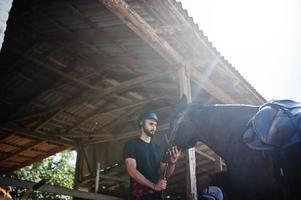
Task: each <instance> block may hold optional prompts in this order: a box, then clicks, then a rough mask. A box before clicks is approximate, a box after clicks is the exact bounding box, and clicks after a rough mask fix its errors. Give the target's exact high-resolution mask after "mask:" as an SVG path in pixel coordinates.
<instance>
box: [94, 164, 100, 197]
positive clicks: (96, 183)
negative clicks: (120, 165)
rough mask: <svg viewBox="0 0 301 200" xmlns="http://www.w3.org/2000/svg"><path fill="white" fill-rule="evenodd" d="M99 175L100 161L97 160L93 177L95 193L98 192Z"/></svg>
mask: <svg viewBox="0 0 301 200" xmlns="http://www.w3.org/2000/svg"><path fill="white" fill-rule="evenodd" d="M99 175H100V163H99V162H97V169H96V178H95V193H98V189H99Z"/></svg>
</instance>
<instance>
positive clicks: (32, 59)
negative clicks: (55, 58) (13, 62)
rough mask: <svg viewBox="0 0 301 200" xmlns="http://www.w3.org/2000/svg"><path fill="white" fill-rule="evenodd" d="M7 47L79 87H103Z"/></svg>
mask: <svg viewBox="0 0 301 200" xmlns="http://www.w3.org/2000/svg"><path fill="white" fill-rule="evenodd" d="M9 49H11V50H12V51H13V52H14V53H16V54H17V55H19V56H21V57H22V58H24V59H26V60H28V61H30V62H32V63H34V64H36V65H38V66H40V67H43V68H45V69H47V70H49V71H51V72H53V73H55V74H57V75H59V76H61V77H63V78H66V79H67V80H69V81H72V82H73V83H75V84H77V85H79V86H81V87H84V88H86V89H89V90H92V91H94V92H100V93H103V88H98V87H95V86H93V85H90V84H88V83H86V82H84V81H82V80H80V79H78V78H75V77H73V76H71V75H69V74H66V73H64V72H62V71H60V70H58V69H56V67H54V66H52V65H48V64H46V63H44V62H43V61H41V60H39V59H37V58H34V57H32V56H30V55H28V54H26V53H23V52H21V51H19V50H16V49H14V48H12V47H10V48H9ZM56 65H57V64H56Z"/></svg>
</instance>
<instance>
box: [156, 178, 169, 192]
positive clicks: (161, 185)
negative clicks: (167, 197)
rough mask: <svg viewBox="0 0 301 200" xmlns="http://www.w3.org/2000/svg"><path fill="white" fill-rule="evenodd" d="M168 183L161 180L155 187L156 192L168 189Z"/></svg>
mask: <svg viewBox="0 0 301 200" xmlns="http://www.w3.org/2000/svg"><path fill="white" fill-rule="evenodd" d="M166 185H167V181H166V180H163V179H159V180H158V182H157V184H155V185H154V188H153V189H154V190H155V191H157V192H160V191H162V190H165V189H166Z"/></svg>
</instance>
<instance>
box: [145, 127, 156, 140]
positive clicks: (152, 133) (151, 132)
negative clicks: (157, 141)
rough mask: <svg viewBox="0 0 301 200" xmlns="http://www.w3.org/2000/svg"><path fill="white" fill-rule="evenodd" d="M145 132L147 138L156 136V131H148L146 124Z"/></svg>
mask: <svg viewBox="0 0 301 200" xmlns="http://www.w3.org/2000/svg"><path fill="white" fill-rule="evenodd" d="M143 131H144V133H146V135H147V136H149V137H151V138H152V137H154V135H155V133H156V131H150V130H148V129H147V128H146V127H145V124H143Z"/></svg>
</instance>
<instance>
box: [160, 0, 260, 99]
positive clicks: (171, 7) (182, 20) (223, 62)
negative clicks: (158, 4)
mask: <svg viewBox="0 0 301 200" xmlns="http://www.w3.org/2000/svg"><path fill="white" fill-rule="evenodd" d="M162 3H163V4H165V5H166V6H167V7H168V9H169V10H170V11H171V12H172V14H173V16H174V17H175V18H177V19H178V20H179V21H180V22H179V23H180V24H182V25H184V26H185V27H186V29H189V31H190V32H192V33H193V35H194V36H195V39H196V41H198V42H200V43H201V44H202V45H203V46H204V47H205V48H206V49H207V50H208V52H209V53H210V54H211V55H212V56H214V57H215V58H216V59H218V63H220V64H221V65H222V66H223V68H224V69H225V71H228V73H229V74H231V75H232V77H235V78H237V79H239V80H241V81H242V83H243V85H245V86H246V88H248V90H249V91H250V92H251V93H252V94H253V95H254V97H255V98H256V99H257V100H258V102H259V103H262V102H264V101H265V99H264V98H263V97H262V96H261V95H260V94H259V93H258V92H257V91H256V90H255V89H253V87H252V86H251V85H250V84H249V83H248V82H247V81H246V80H245V79H243V78H242V77H241V75H240V74H239V73H237V72H234V68H233V67H232V66H231V64H229V63H228V62H227V61H226V60H225V59H224V57H223V56H221V55H220V53H219V52H217V50H216V49H215V48H214V47H213V46H212V44H211V43H210V42H209V41H208V40H207V37H204V36H202V35H201V34H200V30H199V29H198V28H197V26H196V25H195V24H193V23H191V22H189V21H187V18H186V17H185V16H184V15H183V14H182V12H180V10H179V9H178V7H177V5H176V4H178V2H176V1H173V0H166V1H162Z"/></svg>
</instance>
